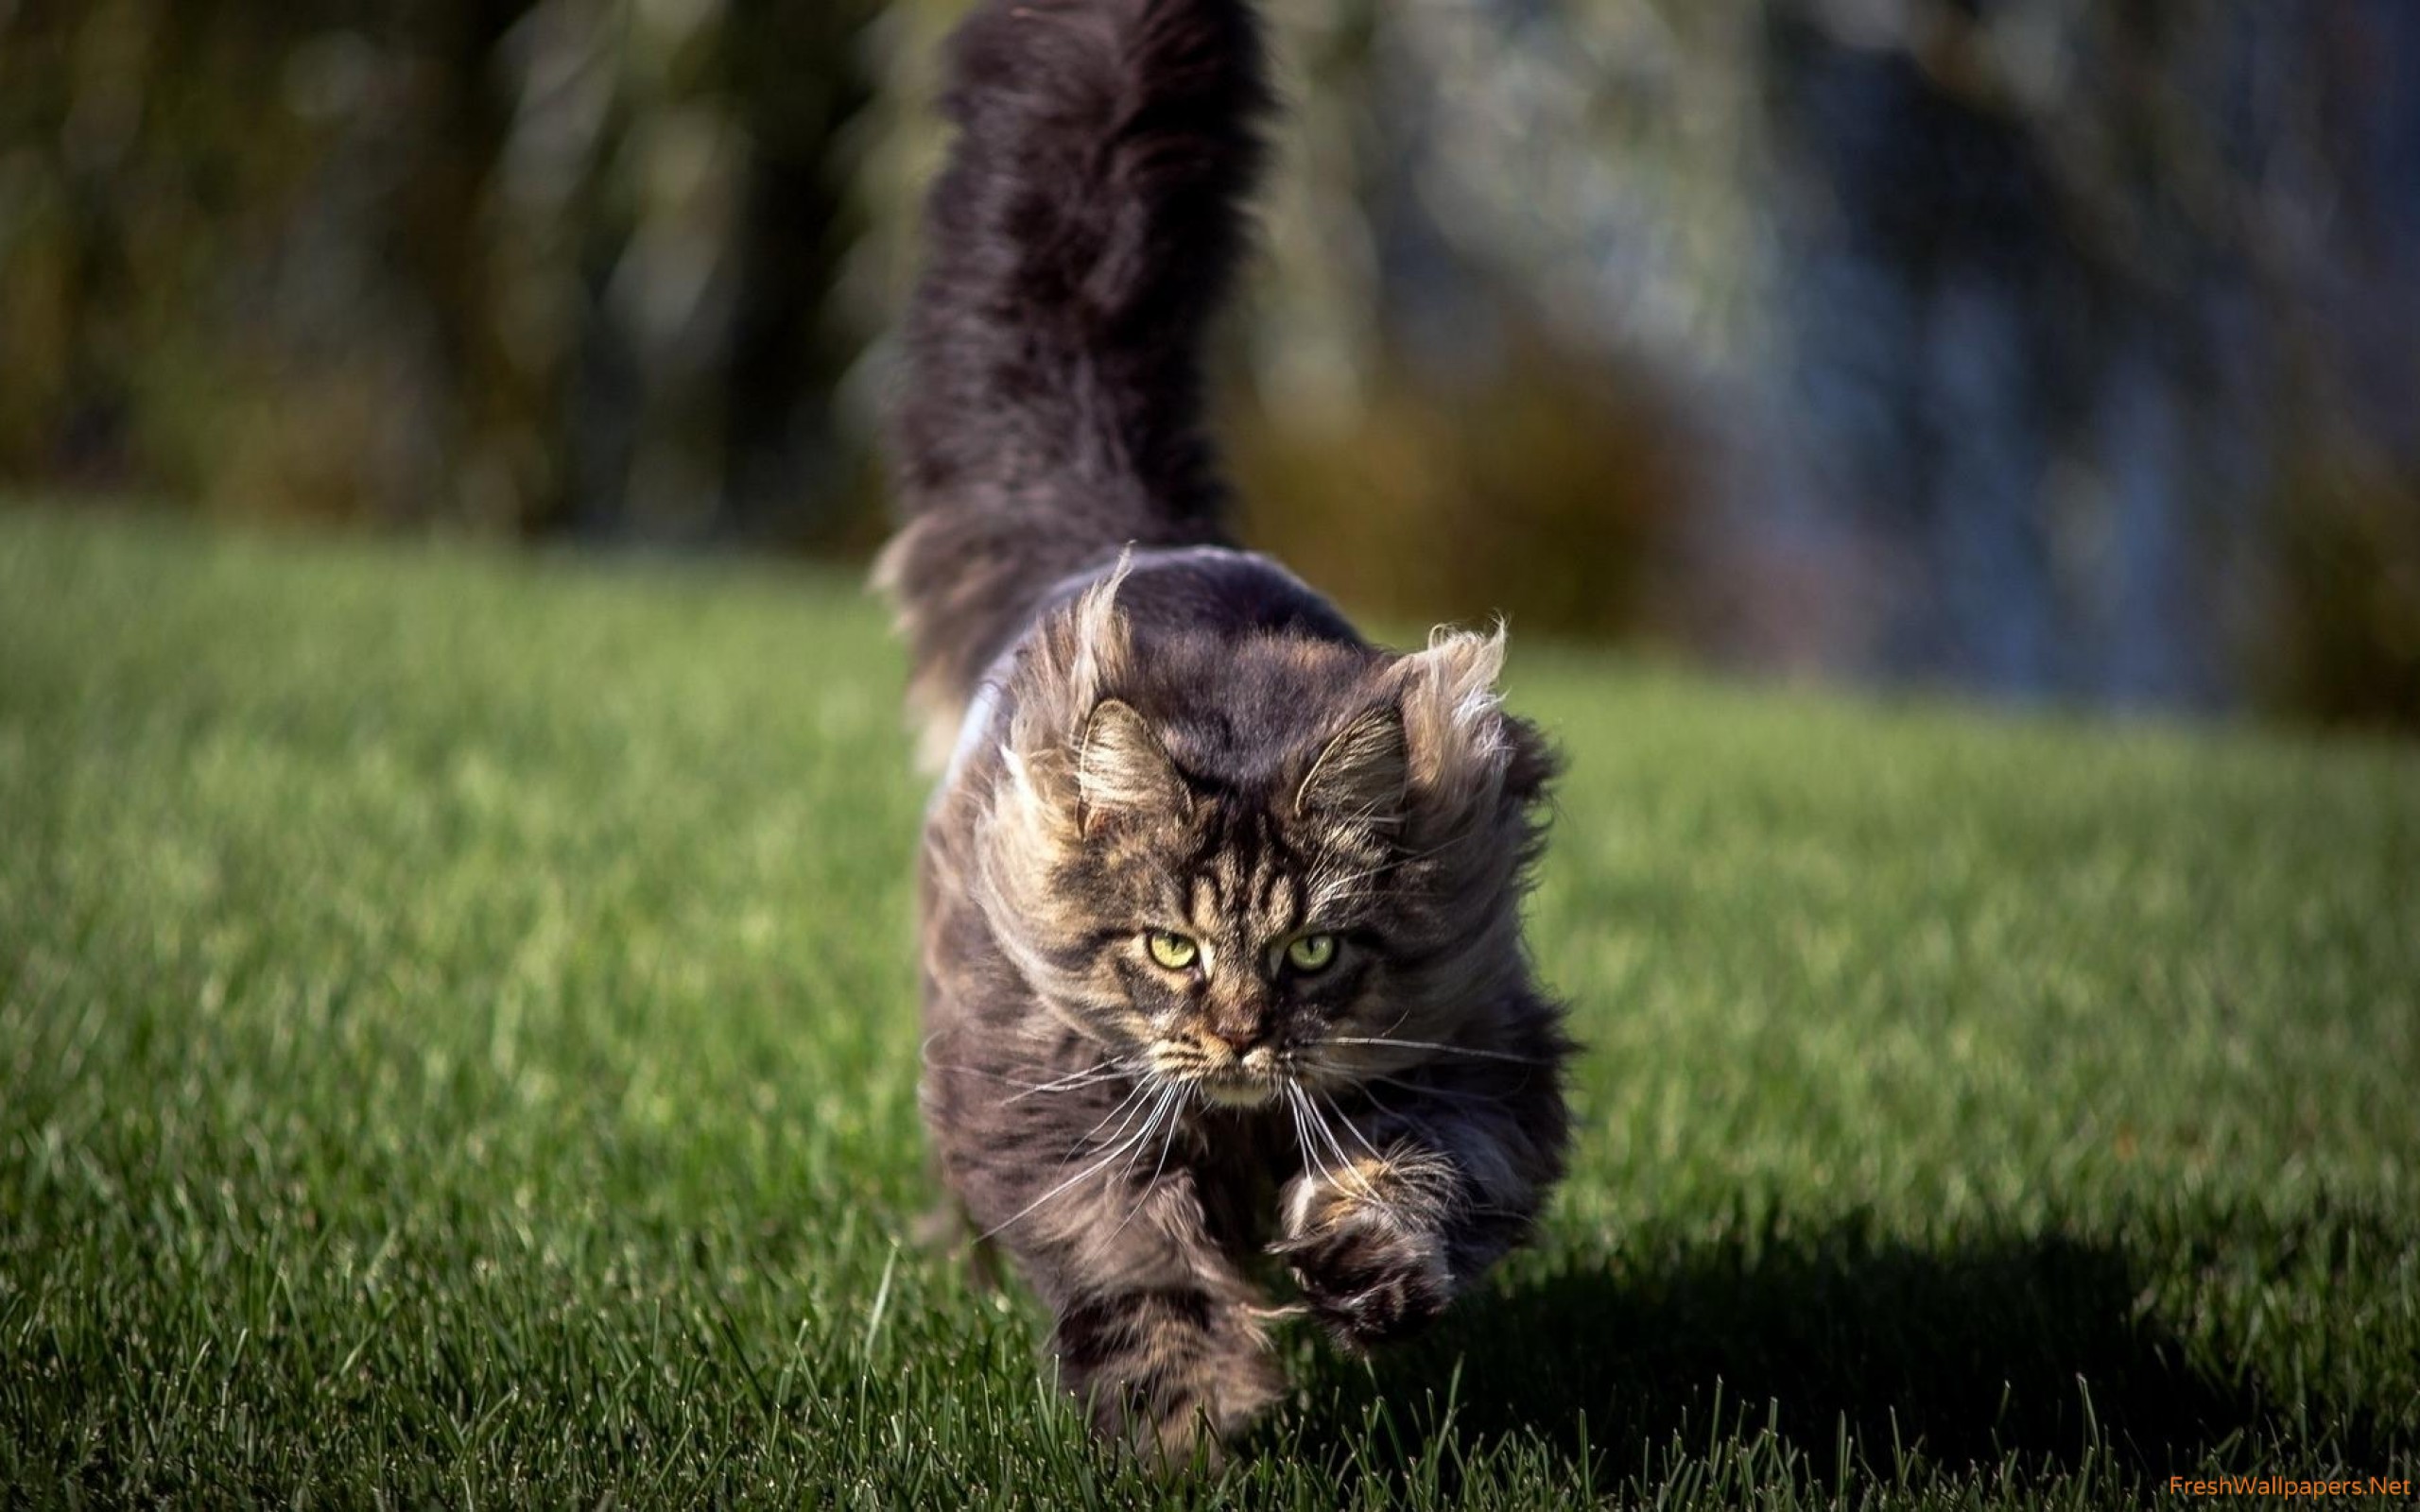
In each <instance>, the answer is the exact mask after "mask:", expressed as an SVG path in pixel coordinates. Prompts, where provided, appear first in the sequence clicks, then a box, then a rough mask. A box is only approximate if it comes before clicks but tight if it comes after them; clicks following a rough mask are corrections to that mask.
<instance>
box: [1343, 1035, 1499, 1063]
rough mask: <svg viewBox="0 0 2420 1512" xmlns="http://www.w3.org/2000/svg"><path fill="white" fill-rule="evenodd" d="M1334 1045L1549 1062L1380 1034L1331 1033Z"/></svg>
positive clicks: (1467, 1046) (1494, 1051)
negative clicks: (1372, 1046)
mask: <svg viewBox="0 0 2420 1512" xmlns="http://www.w3.org/2000/svg"><path fill="white" fill-rule="evenodd" d="M1327 1042H1328V1043H1329V1044H1332V1045H1384V1046H1386V1047H1388V1048H1389V1049H1392V1050H1430V1051H1434V1052H1436V1053H1437V1054H1439V1055H1443V1056H1473V1057H1478V1059H1481V1060H1502V1061H1509V1062H1510V1063H1512V1064H1513V1065H1515V1066H1543V1065H1546V1064H1547V1062H1546V1061H1544V1060H1541V1059H1539V1058H1538V1057H1535V1056H1516V1055H1514V1054H1513V1053H1512V1052H1511V1051H1509V1050H1480V1049H1478V1048H1476V1047H1474V1046H1471V1045H1447V1044H1439V1043H1438V1042H1437V1041H1435V1040H1391V1039H1387V1038H1385V1037H1383V1036H1379V1035H1331V1036H1329V1037H1328V1041H1327Z"/></svg>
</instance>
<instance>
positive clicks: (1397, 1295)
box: [1277, 1192, 1454, 1349]
mask: <svg viewBox="0 0 2420 1512" xmlns="http://www.w3.org/2000/svg"><path fill="white" fill-rule="evenodd" d="M1321 1196H1322V1198H1323V1199H1324V1200H1322V1201H1319V1202H1317V1203H1316V1204H1306V1205H1305V1206H1308V1207H1311V1208H1312V1210H1313V1211H1310V1212H1308V1213H1306V1214H1304V1216H1303V1218H1302V1220H1301V1221H1298V1222H1297V1223H1294V1224H1290V1225H1288V1228H1289V1230H1290V1232H1289V1234H1288V1237H1287V1238H1286V1239H1285V1240H1283V1241H1282V1242H1281V1243H1279V1245H1278V1246H1277V1252H1278V1253H1279V1254H1281V1255H1283V1256H1284V1257H1285V1259H1286V1263H1288V1265H1290V1266H1291V1267H1292V1268H1293V1272H1294V1281H1295V1284H1296V1285H1298V1286H1300V1287H1301V1288H1302V1292H1303V1300H1304V1301H1305V1302H1306V1303H1308V1304H1309V1305H1310V1309H1311V1312H1312V1314H1313V1315H1315V1316H1317V1317H1318V1318H1319V1320H1320V1321H1321V1322H1322V1324H1324V1325H1325V1326H1326V1327H1327V1329H1328V1332H1331V1333H1333V1334H1334V1335H1335V1336H1336V1338H1337V1340H1338V1342H1340V1343H1341V1344H1345V1345H1347V1346H1350V1347H1352V1348H1355V1349H1367V1348H1369V1347H1370V1346H1372V1345H1374V1344H1383V1343H1386V1342H1387V1341H1389V1340H1391V1339H1397V1338H1401V1337H1403V1336H1404V1335H1405V1334H1408V1333H1411V1332H1416V1331H1417V1330H1419V1329H1421V1328H1422V1327H1424V1326H1426V1324H1427V1323H1428V1322H1429V1321H1430V1320H1431V1319H1433V1318H1435V1317H1436V1316H1437V1314H1440V1313H1442V1312H1443V1311H1444V1310H1445V1304H1446V1303H1448V1302H1450V1301H1452V1300H1453V1297H1454V1278H1453V1272H1452V1271H1451V1270H1450V1269H1449V1268H1448V1267H1447V1265H1446V1263H1445V1255H1444V1246H1443V1242H1442V1241H1441V1240H1440V1239H1439V1238H1438V1236H1437V1235H1436V1234H1435V1233H1434V1232H1433V1231H1431V1230H1430V1229H1427V1228H1426V1227H1425V1226H1422V1225H1419V1224H1417V1223H1415V1222H1410V1221H1408V1220H1407V1218H1406V1216H1405V1215H1404V1214H1402V1213H1400V1212H1398V1211H1393V1210H1392V1209H1390V1208H1389V1207H1388V1206H1387V1205H1386V1204H1385V1203H1384V1202H1383V1201H1378V1200H1372V1199H1370V1198H1367V1197H1360V1196H1356V1195H1352V1194H1344V1193H1336V1192H1330V1193H1323V1194H1321Z"/></svg>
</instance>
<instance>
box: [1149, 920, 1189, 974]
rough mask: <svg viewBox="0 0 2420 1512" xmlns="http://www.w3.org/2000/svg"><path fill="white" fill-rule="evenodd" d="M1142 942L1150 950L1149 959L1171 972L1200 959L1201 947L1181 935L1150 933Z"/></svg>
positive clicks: (1156, 931)
mask: <svg viewBox="0 0 2420 1512" xmlns="http://www.w3.org/2000/svg"><path fill="white" fill-rule="evenodd" d="M1143 941H1144V943H1145V944H1147V945H1149V946H1150V949H1151V959H1153V960H1155V961H1157V962H1159V963H1160V964H1161V965H1162V966H1165V967H1167V969H1168V970H1169V971H1184V969H1185V968H1186V967H1189V966H1191V965H1192V964H1193V963H1194V962H1195V961H1197V960H1199V959H1201V946H1199V945H1196V944H1195V943H1193V941H1191V940H1189V939H1187V938H1185V937H1184V936H1182V935H1172V934H1170V933H1168V932H1167V930H1165V929H1155V930H1153V931H1151V932H1150V934H1149V935H1146V936H1143Z"/></svg>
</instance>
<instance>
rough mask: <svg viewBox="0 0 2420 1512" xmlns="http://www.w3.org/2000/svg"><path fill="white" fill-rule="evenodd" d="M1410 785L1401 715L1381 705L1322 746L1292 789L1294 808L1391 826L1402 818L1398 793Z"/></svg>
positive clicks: (1402, 792) (1409, 760)
mask: <svg viewBox="0 0 2420 1512" xmlns="http://www.w3.org/2000/svg"><path fill="white" fill-rule="evenodd" d="M1410 785H1411V749H1410V747H1409V744H1408V743H1407V742H1406V740H1405V738H1404V728H1403V711H1402V710H1401V709H1399V708H1397V707H1396V706H1395V705H1393V704H1387V705H1385V706H1383V707H1381V708H1377V709H1373V710H1371V711H1370V712H1369V713H1365V714H1363V715H1362V716H1361V717H1360V718H1358V719H1356V720H1355V721H1353V723H1351V724H1349V725H1347V726H1345V727H1344V730H1343V732H1342V733H1340V734H1339V735H1338V736H1337V737H1336V738H1335V739H1333V740H1331V741H1329V742H1328V743H1327V748H1326V749H1324V750H1322V751H1321V752H1320V754H1319V759H1318V760H1317V761H1314V762H1312V763H1311V769H1310V770H1309V771H1308V772H1306V773H1305V774H1304V776H1303V785H1302V786H1300V787H1298V788H1296V789H1295V790H1294V808H1295V810H1296V812H1298V813H1301V814H1305V815H1312V814H1322V815H1327V816H1331V817H1335V818H1341V819H1350V820H1354V821H1356V822H1357V823H1362V824H1394V823H1396V822H1398V821H1400V820H1401V819H1402V817H1403V802H1404V793H1405V791H1406V790H1407V789H1408V788H1409V786H1410Z"/></svg>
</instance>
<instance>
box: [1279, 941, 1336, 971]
mask: <svg viewBox="0 0 2420 1512" xmlns="http://www.w3.org/2000/svg"><path fill="white" fill-rule="evenodd" d="M1335 959H1336V936H1333V935H1297V936H1294V937H1293V938H1292V939H1291V940H1288V942H1287V944H1286V964H1287V965H1288V966H1290V967H1292V968H1293V969H1294V970H1296V971H1326V970H1327V963H1328V962H1330V961H1332V960H1335Z"/></svg>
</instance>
